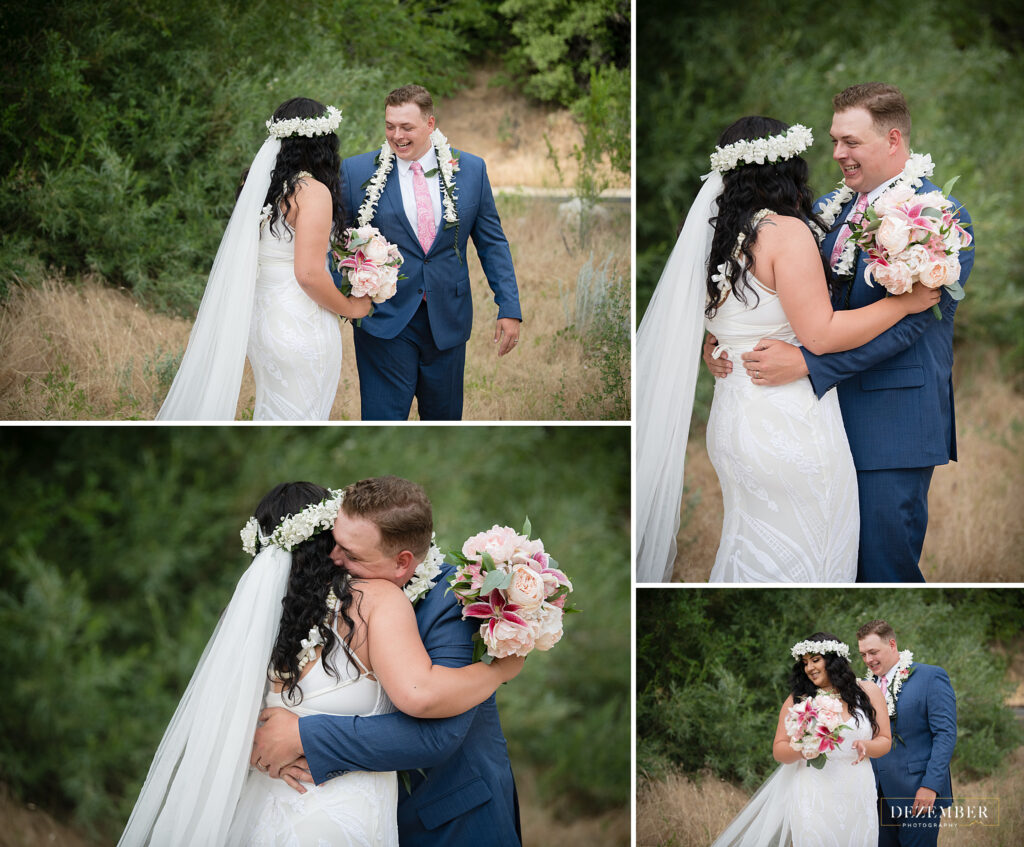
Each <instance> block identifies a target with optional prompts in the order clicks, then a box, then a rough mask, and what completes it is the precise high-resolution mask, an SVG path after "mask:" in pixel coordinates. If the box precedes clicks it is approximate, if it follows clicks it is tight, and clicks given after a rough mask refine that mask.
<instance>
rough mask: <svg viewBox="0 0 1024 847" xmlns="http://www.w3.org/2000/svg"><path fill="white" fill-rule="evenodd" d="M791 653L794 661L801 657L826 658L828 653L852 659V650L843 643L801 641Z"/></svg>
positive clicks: (791, 649)
mask: <svg viewBox="0 0 1024 847" xmlns="http://www.w3.org/2000/svg"><path fill="white" fill-rule="evenodd" d="M789 652H790V654H792V656H793V658H794V659H799V658H800V657H801V656H824V655H825V654H826V653H835V654H837V655H839V656H842V657H843V658H844V659H849V658H850V648H849V647H847V646H846V645H845V644H844V643H843V642H842V641H801V642H800V643H799V644H794V645H793V646H792V648H790V651H789Z"/></svg>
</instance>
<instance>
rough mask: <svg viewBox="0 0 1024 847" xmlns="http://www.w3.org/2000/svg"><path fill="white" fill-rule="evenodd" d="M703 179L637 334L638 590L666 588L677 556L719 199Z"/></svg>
mask: <svg viewBox="0 0 1024 847" xmlns="http://www.w3.org/2000/svg"><path fill="white" fill-rule="evenodd" d="M703 179H704V180H705V182H704V186H703V187H702V188H701V190H700V192H699V193H698V194H697V198H696V199H695V200H694V201H693V205H692V206H691V207H690V211H689V214H688V215H687V216H686V223H684V224H683V229H682V232H680V233H679V238H678V239H677V241H676V246H675V248H674V249H673V250H672V255H671V256H670V257H669V260H668V264H667V265H665V270H664V271H663V272H662V274H661V279H660V280H659V282H658V287H657V288H656V289H655V291H654V296H653V297H652V298H651V302H650V305H649V306H648V307H647V311H646V313H645V314H644V319H643V321H642V322H641V323H640V329H639V330H637V334H636V373H637V402H636V411H635V415H636V421H637V440H636V467H637V472H636V480H637V495H636V499H637V531H638V535H639V541H638V544H637V566H636V569H637V573H636V578H637V582H664V581H665V580H666V579H668V578H669V576H670V575H671V573H672V562H673V560H674V559H675V554H676V542H675V538H676V533H677V532H678V531H679V504H680V501H681V500H682V496H683V462H684V460H685V458H686V436H687V433H688V432H689V429H690V414H691V413H692V411H693V394H694V391H695V389H696V386H697V367H698V364H699V351H700V345H701V337H702V335H703V325H704V306H705V301H706V297H707V285H706V283H705V280H706V279H707V271H708V256H709V255H710V254H711V241H712V239H713V238H714V234H715V230H714V227H713V226H712V225H711V224H710V223H709V221H710V219H711V217H713V216H714V215H715V213H716V211H717V208H718V206H717V204H718V197H719V195H720V194H721V193H722V176H721V174H719V173H718V172H717V171H712V172H711V173H710V174H708V175H707V176H706V177H703Z"/></svg>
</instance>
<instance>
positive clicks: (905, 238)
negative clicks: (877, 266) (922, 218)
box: [875, 215, 910, 256]
mask: <svg viewBox="0 0 1024 847" xmlns="http://www.w3.org/2000/svg"><path fill="white" fill-rule="evenodd" d="M875 241H877V242H878V243H879V244H880V245H881V246H882V247H883V248H885V250H886V251H887V252H888V253H889V255H890V256H895V255H896V254H898V253H901V252H902V251H903V250H905V249H906V247H907V245H908V244H909V243H910V227H909V226H907V222H906V221H905V220H902V219H901V218H899V217H897V216H896V215H886V216H885V217H884V218H882V223H881V225H880V226H879V227H878V230H877V231H876V232H875Z"/></svg>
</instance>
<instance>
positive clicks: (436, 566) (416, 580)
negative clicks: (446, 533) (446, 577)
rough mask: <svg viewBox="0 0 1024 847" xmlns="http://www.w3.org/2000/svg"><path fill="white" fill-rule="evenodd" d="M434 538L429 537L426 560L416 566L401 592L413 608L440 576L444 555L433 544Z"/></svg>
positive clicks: (432, 536)
mask: <svg viewBox="0 0 1024 847" xmlns="http://www.w3.org/2000/svg"><path fill="white" fill-rule="evenodd" d="M434 539H435V536H434V535H431V536H430V549H429V550H427V555H426V558H424V559H423V561H422V562H420V563H419V564H418V565H416V571H415V572H414V573H413V575H412V579H410V580H409V581H408V582H407V583H406V584H405V587H404V588H403V589H402V591H404V592H405V596H406V597H408V598H409V602H410V603H412V604H413V605H414V606H415V605H416V604H417V603H418V602H419V601H420V600H422V599H423V596H424V595H425V594H426V593H427V592H428V591H430V589H431V588H433V587H434V582H435V580H436V579H437V578H438V577H439V576H440V575H441V565H443V564H444V553H442V552H441V551H440V550H439V549H438V546H437V544H435V543H434Z"/></svg>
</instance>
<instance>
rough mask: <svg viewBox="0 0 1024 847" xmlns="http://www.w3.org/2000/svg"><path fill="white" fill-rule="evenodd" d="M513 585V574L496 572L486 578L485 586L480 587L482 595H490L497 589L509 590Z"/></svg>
mask: <svg viewBox="0 0 1024 847" xmlns="http://www.w3.org/2000/svg"><path fill="white" fill-rule="evenodd" d="M511 584H512V574H510V573H505V571H498V570H494V571H491V572H490V573H488V574H487V576H485V577H484V584H483V585H481V586H480V594H481V595H486V594H490V593H491V592H492V591H494V589H495V588H501V589H504V588H508V587H509V586H510V585H511Z"/></svg>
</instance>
